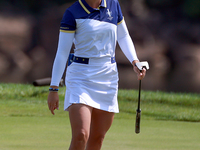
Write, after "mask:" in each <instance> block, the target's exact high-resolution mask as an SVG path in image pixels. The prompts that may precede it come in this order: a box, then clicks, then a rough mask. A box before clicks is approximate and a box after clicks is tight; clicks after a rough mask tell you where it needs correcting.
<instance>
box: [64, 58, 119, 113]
mask: <svg viewBox="0 0 200 150" xmlns="http://www.w3.org/2000/svg"><path fill="white" fill-rule="evenodd" d="M118 80H119V78H118V70H117V65H116V63H111V57H102V58H90V59H89V64H81V63H76V62H73V63H72V64H71V65H70V66H68V67H67V72H66V80H65V84H66V94H65V101H64V110H65V111H68V108H69V106H71V105H72V104H80V103H81V104H85V105H88V106H91V107H93V108H97V109H101V110H104V111H108V112H115V113H118V112H119V108H118V101H117V94H118Z"/></svg>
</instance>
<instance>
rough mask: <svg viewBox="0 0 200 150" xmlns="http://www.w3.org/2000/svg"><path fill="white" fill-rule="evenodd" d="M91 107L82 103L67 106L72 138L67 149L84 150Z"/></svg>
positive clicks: (88, 129)
mask: <svg viewBox="0 0 200 150" xmlns="http://www.w3.org/2000/svg"><path fill="white" fill-rule="evenodd" d="M91 112H92V108H91V107H89V106H86V105H83V104H73V105H71V106H70V107H69V117H70V123H71V128H72V140H71V145H70V148H69V150H85V147H86V143H87V140H88V137H89V132H90V123H91Z"/></svg>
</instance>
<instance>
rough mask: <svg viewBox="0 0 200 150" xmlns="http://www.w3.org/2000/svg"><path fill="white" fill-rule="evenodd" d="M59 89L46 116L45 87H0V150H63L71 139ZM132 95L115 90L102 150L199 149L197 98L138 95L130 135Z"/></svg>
mask: <svg viewBox="0 0 200 150" xmlns="http://www.w3.org/2000/svg"><path fill="white" fill-rule="evenodd" d="M64 94H65V87H62V88H60V90H59V97H60V110H58V111H56V115H55V116H53V115H51V114H50V112H49V110H48V107H47V102H46V99H47V95H48V87H34V86H32V85H23V84H0V150H33V149H34V150H35V149H37V150H47V149H48V150H51V149H52V150H53V149H59V150H64V149H67V148H68V146H69V143H70V139H71V131H70V124H69V119H68V114H67V112H65V111H63V99H64ZM137 97H138V91H137V90H119V95H118V98H119V107H120V113H119V114H116V115H115V119H114V122H113V125H112V127H111V129H110V130H109V132H108V133H107V135H106V138H105V141H104V144H103V147H102V150H110V149H113V150H133V149H134V150H179V149H180V150H190V149H193V150H199V149H200V143H199V141H200V136H199V135H200V109H199V108H200V94H192V93H165V92H160V91H156V92H153V91H142V96H141V100H142V101H141V109H142V118H141V133H140V134H135V133H134V128H135V127H134V126H135V111H136V108H137Z"/></svg>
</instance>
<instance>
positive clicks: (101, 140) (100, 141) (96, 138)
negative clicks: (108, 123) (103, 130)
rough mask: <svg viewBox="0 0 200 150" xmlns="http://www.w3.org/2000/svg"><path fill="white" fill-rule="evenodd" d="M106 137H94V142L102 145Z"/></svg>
mask: <svg viewBox="0 0 200 150" xmlns="http://www.w3.org/2000/svg"><path fill="white" fill-rule="evenodd" d="M104 137H105V135H98V136H96V137H94V139H93V142H95V143H96V144H98V145H102V143H103V140H104Z"/></svg>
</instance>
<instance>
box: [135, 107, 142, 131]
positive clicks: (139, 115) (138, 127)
mask: <svg viewBox="0 0 200 150" xmlns="http://www.w3.org/2000/svg"><path fill="white" fill-rule="evenodd" d="M140 117H141V109H137V110H136V122H135V133H140Z"/></svg>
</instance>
